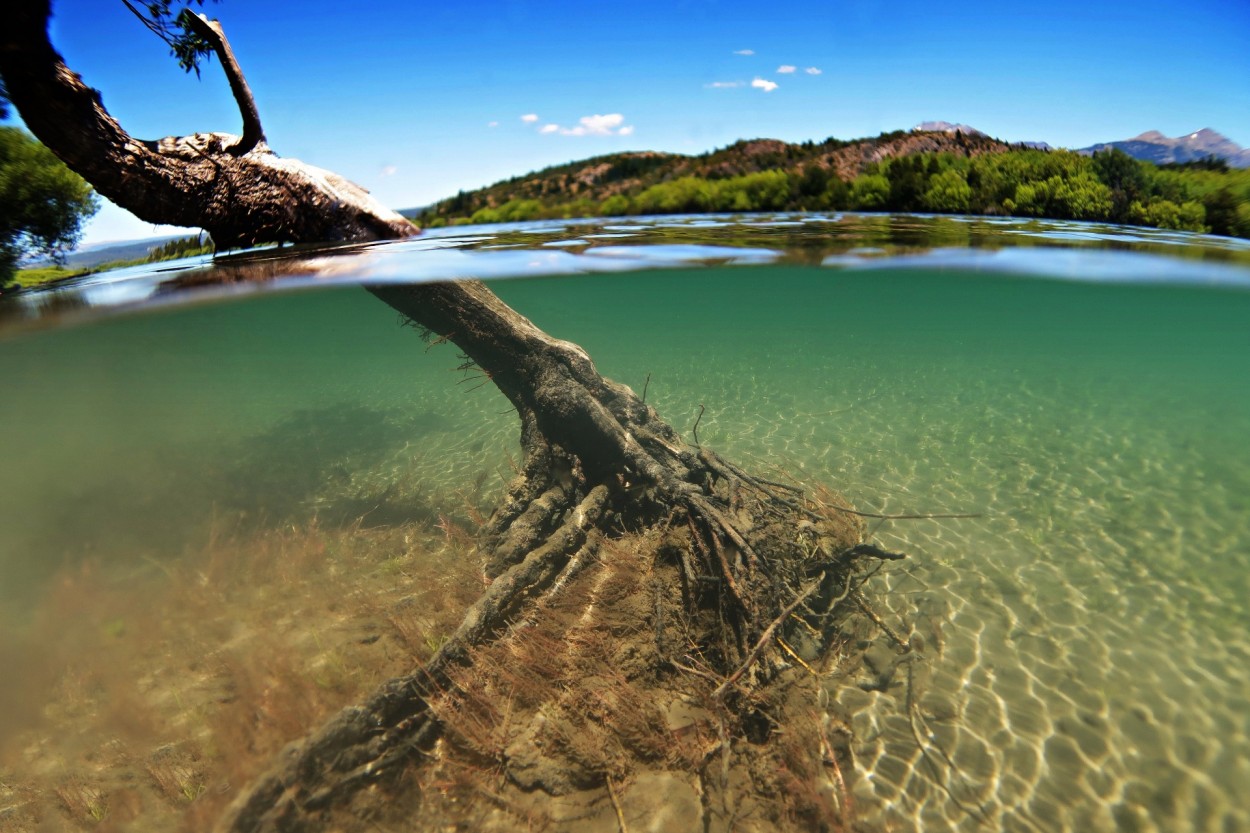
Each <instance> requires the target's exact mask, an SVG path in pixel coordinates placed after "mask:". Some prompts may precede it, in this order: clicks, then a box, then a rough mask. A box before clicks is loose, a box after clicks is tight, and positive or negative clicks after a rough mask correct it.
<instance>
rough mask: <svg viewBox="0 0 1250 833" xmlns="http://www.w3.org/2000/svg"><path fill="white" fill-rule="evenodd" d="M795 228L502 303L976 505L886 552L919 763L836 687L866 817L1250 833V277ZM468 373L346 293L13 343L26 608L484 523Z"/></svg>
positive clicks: (745, 442)
mask: <svg viewBox="0 0 1250 833" xmlns="http://www.w3.org/2000/svg"><path fill="white" fill-rule="evenodd" d="M768 231H769V232H770V234H771V235H772V236H771V237H768V239H767V240H761V239H759V238H761V236H762V235H763V232H761V231H760V230H758V229H751V230H750V234H752V235H755V237H753V238H752V240H751V244H752V245H755V246H760V245H771V246H774V247H776V248H777V250H779V251H784V252H788V253H790V254H791V255H793V256H785V257H779V258H776V259H774V260H773V261H772V262H771V263H766V264H765V265H754V266H743V265H738V266H716V265H700V266H698V267H697V268H678V269H665V270H661V271H641V272H639V271H629V270H628V269H626V270H624V271H620V272H614V273H598V274H589V275H580V276H574V277H568V276H564V277H533V278H526V279H523V280H508V281H500V282H498V283H496V284H495V285H494V288H495V289H496V291H497V292H498V293H499V294H500V295H501V296H502V297H503V298H504V300H505V301H507V302H508V303H510V304H512V305H513V306H514V307H515V308H516V309H517V310H519V311H520V312H522V313H523V314H524V315H526V316H528V317H529V318H531V319H532V320H533V321H534V322H535V323H536V324H538V325H539V326H540V327H543V328H544V329H546V330H547V331H548V332H550V333H552V334H554V335H557V336H559V337H562V338H566V339H569V340H572V341H575V342H577V343H579V344H581V345H582V346H583V347H585V348H586V349H587V351H588V352H589V353H590V355H591V356H592V357H593V358H594V360H595V362H596V364H597V366H598V368H599V369H600V371H601V372H602V373H603V374H605V375H607V376H609V377H611V378H614V379H617V380H618V381H622V382H624V383H626V384H629V385H630V386H632V387H633V388H634V389H635V390H636V391H641V390H642V388H643V386H644V384H646V386H647V391H648V393H647V400H648V402H650V403H652V404H654V405H655V406H656V407H657V408H658V410H659V411H660V413H661V414H662V415H663V416H664V417H666V418H667V419H668V420H669V421H670V422H671V423H672V424H673V425H674V426H675V427H676V428H678V429H679V430H681V431H683V432H687V437H689V436H690V435H689V433H688V431H689V429H690V427H691V426H692V425H693V424H694V421H695V418H696V415H697V414H698V412H699V410H700V408H701V407H703V408H705V413H704V415H703V416H702V418H701V421H700V422H699V439H700V440H701V441H702V442H703V443H704V444H706V445H710V446H713V447H715V448H716V449H717V450H718V451H720V452H722V453H723V454H724V455H726V456H728V457H732V458H734V459H737V460H739V461H743V462H746V463H748V464H750V466H752V467H755V468H757V469H762V470H770V469H771V470H781V471H784V472H788V473H790V474H792V475H793V476H795V477H798V478H800V479H801V480H804V481H820V482H825V483H828V484H830V485H833V486H835V487H836V488H839V489H841V490H842V491H844V492H845V493H847V494H848V495H849V496H850V498H851V499H852V500H853V501H854V502H855V503H856V505H858V506H859V507H860V508H863V509H869V510H873V511H879V512H886V513H918V512H928V513H933V512H939V513H949V512H977V513H982V517H980V518H976V519H969V520H947V521H893V522H888V523H884V524H878V525H876V526H875V527H874V528H873V532H874V534H875V535H876V537H877V539H878V540H879V541H881V542H882V543H883V545H885V546H887V547H889V548H897V549H902V550H905V551H907V552H908V553H910V554H911V556H912V558H911V559H909V563H908V564H907V565H905V566H904V567H902V568H900V569H898V570H896V571H895V572H893V573H891V574H890V575H888V576H886V577H885V578H884V580H883V581H882V583H881V586H880V588H879V590H880V592H881V593H882V598H883V603H884V606H885V607H886V608H887V609H888V610H889V612H890V615H891V616H894V617H896V618H897V619H898V620H899V621H902V622H905V623H907V624H909V625H911V626H914V627H915V628H916V630H917V631H918V632H921V633H925V634H928V635H929V636H928V639H929V640H930V644H933V643H935V642H936V643H937V644H936V645H935V646H934V648H931V649H930V652H929V658H928V659H927V660H926V661H925V667H924V668H923V669H919V670H918V673H919V674H921V675H922V677H923V681H924V686H923V690H922V691H921V692H920V695H921V706H922V711H923V712H924V713H925V714H927V715H928V716H929V718H930V724H929V725H930V727H931V729H932V731H933V733H934V734H933V737H932V738H931V739H930V741H928V743H929V744H931V745H930V746H929V748H928V750H927V751H926V749H924V748H922V744H919V743H918V742H917V739H916V737H915V735H914V734H913V732H912V731H911V726H909V725H908V722H907V719H906V717H905V715H906V713H907V712H906V706H905V704H904V702H903V698H904V694H903V693H902V692H901V691H899V690H891V691H886V692H871V691H865V690H863V689H862V688H860V687H859V686H858V685H857V683H856V681H854V680H849V681H848V680H835V681H832V682H831V685H830V697H831V698H832V699H833V700H836V701H837V704H838V705H839V706H840V707H842V708H844V709H846V710H848V711H849V712H851V713H853V714H854V725H855V729H856V735H857V737H856V744H855V753H856V764H857V772H856V774H855V776H854V779H853V780H854V783H853V784H852V785H851V786H852V789H853V791H854V793H855V795H856V797H857V799H858V806H859V810H860V813H861V816H862V819H863V823H864V824H865V826H866V829H883V830H884V829H907V828H915V827H917V826H919V827H920V828H922V829H924V830H947V829H956V830H978V829H1005V830H1021V831H1026V830H1027V831H1033V830H1060V829H1063V830H1073V831H1087V830H1161V831H1171V830H1223V831H1232V830H1250V811H1248V810H1247V808H1246V805H1245V799H1244V793H1245V790H1246V789H1247V787H1250V611H1248V609H1247V608H1248V607H1250V450H1248V446H1247V443H1246V438H1247V437H1250V291H1248V288H1250V278H1247V279H1246V283H1245V285H1237V284H1236V282H1235V281H1233V282H1231V283H1230V282H1229V281H1224V280H1221V281H1210V280H1206V279H1201V280H1197V281H1189V282H1186V281H1184V280H1179V281H1177V282H1166V281H1163V282H1161V281H1159V280H1157V275H1158V270H1159V265H1158V264H1157V263H1154V262H1151V263H1150V264H1147V265H1148V266H1149V267H1150V268H1149V269H1148V270H1147V271H1149V272H1150V275H1151V276H1153V277H1155V278H1156V279H1155V280H1154V281H1153V282H1147V283H1136V282H1132V281H1124V280H1117V281H1101V282H1100V281H1094V282H1080V281H1072V280H1056V279H1051V278H1050V277H1046V276H1041V275H1021V274H1019V273H1017V272H1013V271H1006V270H999V269H995V268H993V267H994V263H993V262H988V263H987V264H985V265H971V266H970V265H968V264H960V265H946V266H942V265H940V264H933V263H920V262H917V263H912V262H909V261H898V262H883V261H878V262H877V265H878V266H879V267H880V268H872V269H851V270H842V269H835V268H828V267H825V268H820V267H817V266H811V265H800V264H802V263H811V262H813V261H814V262H816V263H820V262H821V260H822V258H825V257H827V256H828V253H827V252H823V251H822V252H818V253H817V256H815V257H812V256H810V255H807V256H801V255H802V252H803V251H804V250H803V249H802V247H794V248H790V249H787V248H786V247H785V245H784V242H783V241H784V240H785V237H786V234H787V231H786V229H785V227H784V226H777V227H774V228H769V229H768ZM607 233H612V232H607ZM733 233H734V232H733V229H730V230H729V231H724V230H721V231H718V232H716V233H715V235H712V233H711V232H707V231H705V232H698V231H697V230H693V231H692V230H690V229H685V230H683V234H690V235H695V237H696V239H697V235H699V234H702V235H703V237H704V239H706V238H707V237H708V236H709V235H712V236H713V237H715V239H714V240H712V242H715V243H718V244H720V243H723V242H728V241H731V240H732V235H733ZM737 233H738V237H739V238H740V239H741V238H742V237H744V236H745V235H747V233H748V232H747V231H746V230H741V229H740V230H739V231H738V232H737ZM987 234H988V232H987ZM726 235H729V236H728V237H727V236H726ZM763 236H765V237H767V235H763ZM498 242H499V243H500V244H506V245H515V241H513V240H511V239H507V238H499V240H498ZM522 242H524V241H522ZM860 242H862V241H860ZM965 242H966V241H965ZM729 245H734V243H732V242H729ZM1170 245H1175V244H1174V243H1171V244H1170ZM1195 245H1196V244H1195ZM844 248H845V247H844ZM535 251H538V247H537V245H530V246H528V247H527V248H526V249H525V251H524V253H523V254H522V258H524V257H529V256H530V255H531V254H532V253H533V252H535ZM795 252H798V253H799V254H794V253H795ZM419 256H420V253H411V254H408V255H405V257H409V258H417V257H419ZM666 256H667V253H666ZM1126 258H1127V260H1126V261H1125V262H1126V264H1127V265H1126V266H1125V267H1124V270H1123V272H1127V273H1129V274H1130V276H1131V273H1132V270H1133V268H1135V266H1134V262H1133V261H1132V259H1131V258H1129V257H1128V256H1126ZM765 260H767V258H765ZM542 263H545V264H546V266H547V268H551V267H552V266H553V263H554V267H555V268H554V269H551V270H552V271H564V269H563V267H562V263H559V262H552V261H543V262H542ZM1171 263H1172V266H1171V268H1172V269H1174V270H1175V274H1177V275H1178V276H1180V277H1181V278H1183V277H1184V274H1185V272H1186V270H1187V269H1190V268H1191V267H1190V266H1188V265H1186V263H1185V262H1184V261H1180V260H1177V261H1174V262H1171ZM459 265H460V264H459V263H456V267H457V268H458V267H459ZM658 265H672V264H663V263H661V264H658ZM384 267H385V269H386V270H391V271H394V270H400V271H402V263H401V264H400V265H398V266H397V265H395V264H384ZM377 268H378V267H377V266H376V263H374V264H373V265H370V266H369V269H373V270H376V269H377ZM1073 268H1075V269H1078V270H1079V268H1080V264H1079V261H1076V262H1074V261H1071V260H1066V261H1063V264H1062V269H1063V270H1064V272H1065V273H1063V274H1056V275H1055V277H1058V278H1071V277H1073V275H1072V274H1071V270H1072V269H1073ZM1143 268H1145V266H1143ZM1192 268H1193V269H1195V270H1196V269H1198V265H1197V263H1196V262H1195V265H1194V266H1193V267H1192ZM522 271H524V270H522ZM534 271H537V272H541V271H543V266H542V264H540V266H539V267H536V268H535V270H534ZM1164 271H1165V272H1166V269H1165V270H1164ZM371 274H374V273H373V272H371ZM454 274H464V273H463V272H454ZM1121 277H1123V274H1121ZM458 364H459V361H458V359H457V358H456V354H455V350H454V348H452V347H449V346H441V347H434V348H432V349H429V350H427V349H426V346H425V345H424V344H423V343H422V342H421V341H420V339H419V338H417V336H416V334H415V333H414V332H413V331H412V330H410V329H405V328H402V327H400V326H398V324H397V322H396V319H395V315H394V313H393V312H391V311H390V310H389V309H388V308H387V307H385V306H383V305H382V304H381V303H379V302H378V301H377V300H375V299H374V298H372V297H371V296H369V295H368V294H367V293H365V292H364V291H362V290H361V289H359V288H358V287H355V286H339V287H336V288H332V289H324V290H316V291H302V292H292V293H283V294H267V295H251V296H248V297H246V298H243V299H241V300H231V301H228V302H221V303H213V304H202V305H195V306H189V307H177V308H167V309H161V310H155V311H149V312H139V313H130V314H125V315H119V316H114V317H107V318H104V319H102V320H94V319H93V320H91V321H89V322H87V323H83V324H79V325H77V326H70V327H58V328H52V329H44V330H37V331H32V332H24V333H19V334H17V335H13V336H11V337H9V338H8V339H5V340H0V368H2V371H0V373H2V379H3V381H2V385H3V389H4V395H3V398H2V399H0V428H2V429H3V430H2V431H0V460H3V461H4V465H3V467H0V496H2V497H3V500H0V599H2V600H3V603H4V604H5V605H6V606H8V607H10V608H13V609H15V610H18V609H20V608H21V607H22V606H23V605H24V604H25V603H27V602H28V601H29V600H30V599H32V598H34V597H35V596H37V594H38V592H39V587H40V583H41V582H42V581H45V580H46V579H47V577H48V576H50V575H51V574H52V573H53V571H54V569H55V567H56V566H58V565H61V564H65V563H74V562H75V561H76V560H79V559H82V558H84V557H87V556H91V557H95V558H101V559H120V560H131V561H134V562H135V563H140V562H142V561H143V560H144V559H157V560H160V559H169V558H177V557H178V556H179V555H180V554H181V553H183V552H184V551H188V550H191V549H194V548H195V547H197V546H200V545H201V544H202V542H203V540H204V538H205V536H206V535H207V534H208V532H207V531H208V529H209V528H210V527H211V526H212V524H213V522H214V518H215V517H220V516H221V514H222V513H225V512H245V513H249V514H250V516H251V517H254V518H261V519H265V518H275V519H277V518H304V519H308V518H311V517H314V516H317V517H322V518H332V519H333V518H342V519H347V518H350V517H355V516H357V515H359V514H360V513H361V512H362V511H375V510H376V511H378V512H379V513H380V514H379V515H378V516H377V518H376V519H377V520H378V522H386V521H387V519H388V518H390V517H393V518H395V519H400V518H403V517H405V516H406V513H407V516H409V517H419V516H420V515H421V513H427V514H428V513H437V512H443V511H446V512H454V511H458V503H457V501H460V502H462V495H463V490H464V489H465V488H466V487H470V486H471V487H472V488H473V489H476V490H477V491H476V493H477V494H480V495H481V496H483V500H484V501H486V502H488V500H487V499H488V498H489V496H490V495H491V494H492V493H493V490H495V489H497V488H498V484H499V483H500V482H501V481H502V480H503V479H504V478H505V477H506V476H507V474H508V466H507V460H508V455H509V454H510V453H511V454H515V450H516V436H515V435H516V426H515V425H514V423H513V421H512V418H511V417H510V415H509V414H508V413H507V411H508V408H507V403H506V402H505V400H503V398H502V397H501V396H500V395H499V394H497V393H496V392H495V391H494V390H493V389H492V388H491V387H490V386H489V385H485V386H481V385H480V380H475V379H465V378H464V374H463V373H461V372H458V371H456V370H455V367H456V366H457V365H458ZM648 377H649V382H648V381H647V380H648ZM396 484H401V485H402V486H403V488H393V487H395V486H396ZM388 490H389V491H388ZM396 495H398V497H396ZM379 496H383V497H382V498H380V497H379ZM383 498H384V499H383ZM379 506H381V507H382V508H381V509H378V507H379ZM938 647H940V649H941V650H940V652H939V651H937V650H935V648H938ZM938 746H940V747H941V749H942V750H943V751H944V752H945V753H946V754H945V755H939V754H938V753H937V752H936V751H935V750H936V749H937V747H938Z"/></svg>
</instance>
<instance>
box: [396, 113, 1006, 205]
mask: <svg viewBox="0 0 1250 833" xmlns="http://www.w3.org/2000/svg"><path fill="white" fill-rule="evenodd" d="M1013 147H1014V146H1012V145H1009V144H1007V143H1005V142H1001V141H999V140H997V139H992V138H990V137H988V136H986V135H984V134H981V133H974V134H967V133H963V132H962V131H955V132H945V131H941V130H934V131H921V130H916V131H910V132H907V131H896V132H893V133H884V134H882V135H880V136H877V137H875V138H872V139H857V140H852V141H843V140H840V139H826V140H825V141H823V142H819V143H818V142H803V143H801V144H789V143H787V142H782V141H778V140H776V139H750V140H744V141H740V142H735V143H734V144H732V145H729V146H728V147H725V148H721V149H719V150H714V151H711V152H709V153H704V154H700V155H698V156H684V155H681V154H672V153H657V152H650V151H648V152H641V153H615V154H609V155H607V156H597V157H594V158H592V159H586V160H583V161H580V162H572V163H569V164H567V165H559V166H556V167H552V168H547V169H545V170H542V171H537V172H534V173H529V174H526V175H524V176H518V177H513V178H512V179H509V180H505V181H503V182H498V183H495V184H494V185H490V186H487V187H486V188H481V189H478V190H476V191H467V192H461V193H459V194H457V195H456V196H454V197H451V198H450V199H446V200H443V201H441V202H439V203H436V204H434V205H432V206H430V207H429V208H427V209H425V210H424V211H422V212H421V214H420V220H421V222H422V223H423V224H428V223H429V222H431V221H432V220H434V219H435V218H444V219H447V218H454V217H468V216H471V215H472V214H473V213H474V212H476V211H478V210H480V209H483V208H496V207H498V206H500V205H503V204H504V203H507V202H509V201H514V200H537V201H539V202H541V203H544V204H551V203H568V202H570V201H576V200H585V201H587V202H595V203H598V202H601V201H603V200H605V199H607V198H609V197H612V196H615V195H623V196H633V195H636V194H639V193H641V192H642V191H644V190H646V189H647V188H650V187H651V186H654V185H658V184H660V183H664V182H671V181H673V180H675V179H678V178H680V177H686V176H697V177H701V178H704V179H709V180H723V179H728V178H730V177H737V176H742V175H744V174H752V173H759V172H763V171H777V170H780V171H785V172H786V173H789V174H792V175H798V176H800V177H802V176H805V175H807V174H808V173H809V172H813V173H814V172H817V171H818V172H819V173H820V174H821V175H823V177H824V178H828V176H829V175H831V174H832V175H834V176H836V177H838V178H839V179H841V180H843V181H846V182H849V181H850V180H853V179H854V178H855V177H856V176H858V175H859V174H860V173H862V172H863V171H864V169H865V168H867V167H868V166H869V165H870V164H872V163H874V162H880V161H881V160H882V159H886V158H891V157H900V156H909V155H912V154H918V153H933V152H945V153H951V154H954V155H957V156H980V155H982V154H988V153H1002V152H1004V151H1007V150H1010V149H1012V148H1013Z"/></svg>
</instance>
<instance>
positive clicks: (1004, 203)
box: [418, 149, 1250, 237]
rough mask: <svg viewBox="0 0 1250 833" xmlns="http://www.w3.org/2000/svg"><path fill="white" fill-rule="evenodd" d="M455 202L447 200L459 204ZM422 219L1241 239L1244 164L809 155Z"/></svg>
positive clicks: (1027, 152)
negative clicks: (708, 222)
mask: <svg viewBox="0 0 1250 833" xmlns="http://www.w3.org/2000/svg"><path fill="white" fill-rule="evenodd" d="M465 202H466V201H465V200H461V201H460V203H458V204H457V206H456V207H461V208H463V207H464V206H465ZM449 208H452V206H450V205H441V206H435V207H434V208H432V209H429V210H427V211H426V212H425V213H423V214H422V215H421V216H419V217H418V220H419V222H420V223H421V224H422V225H425V226H427V227H438V226H442V225H456V224H465V223H474V224H478V223H499V222H515V221H523V220H540V219H556V218H569V217H591V216H608V217H616V216H625V215H641V214H684V213H700V212H747V211H828V210H835V211H842V210H852V211H890V212H926V213H938V214H981V215H999V216H1014V217H1043V218H1049V219H1056V220H1092V221H1103V222H1112V223H1124V224H1130V225H1141V226H1153V227H1156V228H1163V229H1175V230H1183V231H1197V232H1210V233H1213V234H1222V235H1228V236H1238V237H1250V170H1246V169H1240V170H1238V169H1229V168H1228V167H1227V165H1225V164H1221V163H1220V162H1219V161H1218V160H1209V161H1206V162H1203V163H1191V164H1188V165H1163V166H1159V165H1154V164H1152V163H1149V162H1143V161H1140V160H1137V159H1134V158H1133V157H1131V156H1129V155H1128V154H1126V153H1124V152H1123V151H1121V150H1118V149H1110V150H1106V151H1100V152H1098V153H1095V154H1094V155H1093V156H1084V155H1081V154H1078V153H1074V152H1072V151H1066V150H1060V151H1047V150H1037V149H1015V150H1009V151H1005V152H1002V153H989V154H981V155H977V156H961V155H957V154H954V153H917V154H914V155H909V156H901V157H896V158H891V159H884V160H881V161H879V162H874V163H872V164H870V165H868V166H867V167H866V168H865V169H864V171H863V172H862V173H861V174H860V175H859V176H857V177H855V178H854V179H852V180H850V181H846V180H843V179H841V178H839V177H838V176H837V175H835V174H834V173H833V172H832V171H831V170H830V169H829V168H828V167H824V166H821V165H818V164H815V163H809V164H807V165H805V166H803V167H801V168H798V169H793V170H769V171H759V172H754V173H747V174H743V175H740V176H729V177H723V178H715V177H711V176H700V175H687V176H681V177H676V178H673V179H670V180H668V181H666V182H661V183H658V184H655V185H651V186H650V187H647V188H644V189H642V190H640V191H638V192H637V193H632V194H629V193H620V194H614V195H612V196H609V197H607V198H606V199H603V200H595V199H591V198H587V197H580V198H574V199H559V198H558V197H553V198H550V199H539V198H524V199H522V198H514V199H510V200H508V201H506V202H504V203H502V204H501V205H498V206H489V207H483V208H478V209H477V210H476V211H473V212H472V213H464V214H461V215H459V216H456V215H455V214H454V213H451V212H448V211H447V209H449Z"/></svg>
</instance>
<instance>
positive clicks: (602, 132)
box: [573, 113, 625, 136]
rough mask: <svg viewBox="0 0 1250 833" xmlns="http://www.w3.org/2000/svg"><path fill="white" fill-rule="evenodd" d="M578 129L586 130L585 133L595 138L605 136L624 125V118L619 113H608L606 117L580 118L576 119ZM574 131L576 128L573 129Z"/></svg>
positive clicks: (596, 115)
mask: <svg viewBox="0 0 1250 833" xmlns="http://www.w3.org/2000/svg"><path fill="white" fill-rule="evenodd" d="M578 122H579V123H580V127H583V128H585V129H586V132H587V133H591V134H593V135H595V136H607V135H609V134H611V133H612V131H613V129H614V128H617V127H620V126H621V125H622V124H624V123H625V117H624V116H622V115H621V114H620V113H608V114H607V115H606V116H600V115H598V114H595V115H593V116H582V117H581V118H580V119H578ZM573 129H574V130H576V129H577V128H573Z"/></svg>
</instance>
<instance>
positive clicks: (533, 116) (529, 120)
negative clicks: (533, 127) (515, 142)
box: [521, 113, 538, 124]
mask: <svg viewBox="0 0 1250 833" xmlns="http://www.w3.org/2000/svg"><path fill="white" fill-rule="evenodd" d="M521 121H523V122H525V123H526V124H533V123H534V122H536V121H538V114H537V113H526V114H525V115H524V116H521Z"/></svg>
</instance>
